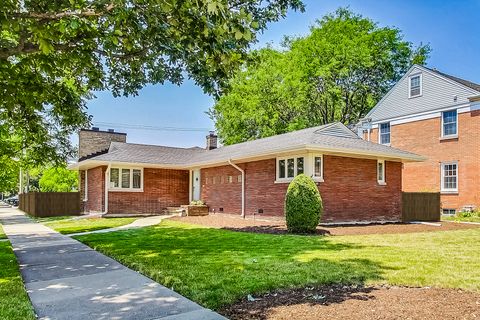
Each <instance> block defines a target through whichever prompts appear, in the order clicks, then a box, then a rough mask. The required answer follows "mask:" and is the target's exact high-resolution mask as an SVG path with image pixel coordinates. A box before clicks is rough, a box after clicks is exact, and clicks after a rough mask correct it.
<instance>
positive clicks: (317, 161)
mask: <svg viewBox="0 0 480 320" xmlns="http://www.w3.org/2000/svg"><path fill="white" fill-rule="evenodd" d="M313 178H314V179H315V180H323V156H322V155H315V156H314V157H313Z"/></svg>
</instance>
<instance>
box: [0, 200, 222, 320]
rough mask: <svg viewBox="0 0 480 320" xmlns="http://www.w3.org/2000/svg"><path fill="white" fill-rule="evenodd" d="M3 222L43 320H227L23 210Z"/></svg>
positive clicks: (3, 216) (0, 212) (3, 213)
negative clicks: (35, 220) (54, 229)
mask: <svg viewBox="0 0 480 320" xmlns="http://www.w3.org/2000/svg"><path fill="white" fill-rule="evenodd" d="M0 221H1V223H2V224H3V228H4V231H5V233H6V234H7V236H8V238H9V240H10V242H11V244H12V247H13V250H14V252H15V255H16V256H17V261H18V263H19V265H20V271H21V274H22V278H23V281H24V283H25V287H26V289H27V292H28V295H29V297H30V300H31V301H32V304H33V307H34V309H35V312H36V314H37V316H38V317H39V318H40V319H45V320H46V319H48V320H53V319H65V320H76V319H79V320H80V319H82V320H83V319H98V320H102V319H152V320H153V319H164V320H173V319H196V320H202V319H205V320H207V319H212V320H215V319H225V318H224V317H222V316H220V315H218V314H217V313H214V312H213V311H211V310H208V309H205V308H203V307H201V306H199V305H198V304H196V303H194V302H192V301H190V300H188V299H187V298H185V297H183V296H181V295H179V294H177V293H176V292H174V291H172V290H170V289H167V288H165V287H164V286H162V285H160V284H158V283H156V282H154V281H153V280H151V279H149V278H147V277H145V276H143V275H141V274H139V273H137V272H135V271H133V270H130V269H128V268H127V267H125V266H123V265H122V264H120V263H118V262H116V261H115V260H113V259H111V258H109V257H106V256H104V255H102V254H101V253H99V252H97V251H95V250H92V249H91V248H90V247H88V246H86V245H84V244H82V243H80V242H78V241H76V240H74V239H71V238H69V237H67V236H64V235H61V234H59V233H58V232H55V231H53V230H52V229H50V228H47V227H45V226H43V225H41V224H39V223H36V222H34V221H32V220H31V219H29V218H28V217H26V216H25V215H24V214H23V213H22V212H21V211H19V210H15V209H6V208H0Z"/></svg>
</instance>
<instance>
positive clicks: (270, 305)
mask: <svg viewBox="0 0 480 320" xmlns="http://www.w3.org/2000/svg"><path fill="white" fill-rule="evenodd" d="M375 290H378V288H374V287H364V286H361V285H349V286H345V285H338V284H337V285H324V286H317V287H315V286H306V287H304V288H296V289H287V290H274V291H272V292H269V293H266V294H263V295H261V296H257V297H255V298H254V300H253V301H249V300H248V299H240V300H238V301H236V302H235V303H233V304H231V305H228V306H226V307H223V308H221V309H220V310H219V312H220V313H221V314H222V315H224V316H226V317H228V318H229V319H231V320H236V319H239V320H240V319H242V320H243V319H249V320H253V319H255V320H266V319H268V316H269V314H270V313H271V312H272V310H273V309H275V308H277V307H293V308H295V306H297V305H305V304H307V305H309V306H313V305H324V306H328V305H331V304H337V303H343V302H345V301H347V300H361V301H368V300H370V299H375V296H374V295H373V294H372V293H373V292H374V291H375ZM312 316H313V315H312Z"/></svg>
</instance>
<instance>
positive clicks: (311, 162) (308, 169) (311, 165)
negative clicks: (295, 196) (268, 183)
mask: <svg viewBox="0 0 480 320" xmlns="http://www.w3.org/2000/svg"><path fill="white" fill-rule="evenodd" d="M315 157H321V158H322V163H321V176H320V177H315V176H314V174H315ZM292 158H293V159H295V160H294V171H295V177H296V176H297V159H298V158H303V173H304V174H305V175H306V176H309V177H311V178H312V179H313V181H315V182H324V180H323V166H324V157H323V154H321V153H307V154H294V155H289V156H282V157H277V158H276V159H275V183H290V182H291V181H292V180H293V179H294V178H295V177H293V178H288V177H286V176H285V178H279V176H280V175H279V173H280V172H279V167H280V166H279V165H278V164H279V162H280V160H285V175H286V172H287V170H288V169H287V159H292Z"/></svg>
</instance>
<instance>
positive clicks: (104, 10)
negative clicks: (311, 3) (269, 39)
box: [0, 0, 303, 163]
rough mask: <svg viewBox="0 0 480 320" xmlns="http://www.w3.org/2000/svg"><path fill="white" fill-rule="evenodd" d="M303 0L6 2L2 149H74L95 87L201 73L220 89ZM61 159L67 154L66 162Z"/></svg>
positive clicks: (123, 87) (0, 45)
mask: <svg viewBox="0 0 480 320" xmlns="http://www.w3.org/2000/svg"><path fill="white" fill-rule="evenodd" d="M290 8H292V9H300V10H303V5H302V3H301V1H300V0H268V1H257V0H95V1H94V0H56V1H52V0H34V1H32V0H3V1H0V12H1V14H0V25H1V30H0V97H1V98H0V141H2V145H1V146H0V155H7V156H9V157H17V158H19V159H23V158H27V159H28V160H29V161H30V162H34V163H41V162H45V161H47V162H49V161H53V160H64V159H65V158H67V157H68V156H71V155H72V154H73V153H72V151H73V150H72V147H71V145H70V140H69V135H70V134H71V133H72V132H75V131H76V130H78V129H79V128H80V127H82V126H86V125H87V124H88V123H89V121H90V118H89V116H88V114H87V112H86V108H85V101H86V99H88V98H91V97H92V92H93V91H95V90H111V91H112V92H113V94H114V95H115V96H118V95H130V94H137V92H138V90H139V89H141V88H142V87H143V86H144V85H146V84H148V83H151V84H162V83H164V82H165V81H169V82H172V83H175V84H180V83H181V82H182V80H183V79H184V77H189V78H192V79H193V80H194V81H195V82H196V83H197V84H198V85H199V86H201V87H202V88H203V89H204V90H205V92H207V93H210V94H218V93H219V92H220V91H221V89H222V88H223V87H224V86H225V85H226V79H227V78H228V77H230V76H231V75H232V73H233V72H234V70H235V69H236V68H237V67H238V66H239V65H241V64H242V63H243V62H244V61H245V59H246V58H247V52H248V49H249V47H250V45H251V44H252V43H254V42H255V41H256V34H257V33H258V32H260V31H262V30H264V29H265V28H266V25H267V23H268V22H270V21H275V20H277V19H279V18H281V17H283V16H284V15H285V14H286V12H287V10H288V9H290ZM132 112H133V110H132ZM59 162H60V161H59Z"/></svg>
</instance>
